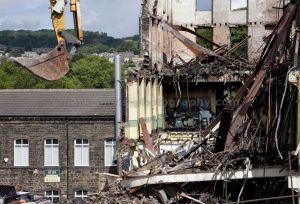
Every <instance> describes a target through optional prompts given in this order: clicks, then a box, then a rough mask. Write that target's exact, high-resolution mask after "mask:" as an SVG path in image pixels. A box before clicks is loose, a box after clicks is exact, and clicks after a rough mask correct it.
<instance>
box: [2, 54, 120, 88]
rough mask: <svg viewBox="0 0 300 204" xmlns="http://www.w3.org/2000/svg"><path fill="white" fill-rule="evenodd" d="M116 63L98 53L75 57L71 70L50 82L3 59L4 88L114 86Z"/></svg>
mask: <svg viewBox="0 0 300 204" xmlns="http://www.w3.org/2000/svg"><path fill="white" fill-rule="evenodd" d="M113 87H114V65H113V63H111V62H109V61H108V60H107V59H105V58H103V57H99V56H95V55H88V56H82V55H81V56H75V57H74V58H73V60H72V62H71V64H70V71H69V73H68V74H67V75H66V76H64V77H63V78H61V79H60V80H58V81H54V82H49V81H45V80H43V79H40V78H38V77H36V76H34V75H33V74H32V73H30V72H29V71H27V70H26V69H24V68H22V67H20V66H19V65H17V64H15V63H13V62H11V61H8V60H7V59H5V58H3V59H0V89H58V88H62V89H87V88H113Z"/></svg>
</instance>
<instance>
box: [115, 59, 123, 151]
mask: <svg viewBox="0 0 300 204" xmlns="http://www.w3.org/2000/svg"><path fill="white" fill-rule="evenodd" d="M121 82H122V81H121V56H120V55H119V54H117V55H116V56H115V93H116V115H115V139H116V147H118V146H119V143H120V138H121V122H122V93H121V92H122V86H121Z"/></svg>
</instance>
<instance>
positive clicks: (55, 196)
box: [45, 190, 59, 203]
mask: <svg viewBox="0 0 300 204" xmlns="http://www.w3.org/2000/svg"><path fill="white" fill-rule="evenodd" d="M45 197H46V198H50V200H51V201H52V202H53V203H58V202H59V192H58V191H56V190H49V191H46V192H45Z"/></svg>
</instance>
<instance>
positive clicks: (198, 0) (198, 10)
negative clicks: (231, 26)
mask: <svg viewBox="0 0 300 204" xmlns="http://www.w3.org/2000/svg"><path fill="white" fill-rule="evenodd" d="M200 1H203V0H196V1H195V4H196V12H202V11H204V12H205V11H208V12H212V11H213V3H214V2H213V0H209V1H210V10H209V9H205V10H202V9H198V2H200Z"/></svg>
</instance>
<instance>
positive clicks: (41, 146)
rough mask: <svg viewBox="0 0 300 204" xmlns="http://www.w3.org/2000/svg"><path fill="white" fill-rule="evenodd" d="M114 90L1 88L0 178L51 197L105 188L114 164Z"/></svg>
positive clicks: (80, 195) (74, 196)
mask: <svg viewBox="0 0 300 204" xmlns="http://www.w3.org/2000/svg"><path fill="white" fill-rule="evenodd" d="M114 100H115V96H114V90H113V89H104V90H94V89H92V90H0V138H1V139H0V149H1V151H0V159H1V165H0V183H1V184H2V185H5V184H9V185H14V186H15V187H16V189H17V190H32V191H33V193H34V194H38V195H46V196H49V197H50V198H51V199H52V200H53V201H58V200H60V201H62V202H63V200H64V199H67V198H68V199H82V198H84V197H85V196H86V194H87V193H88V192H91V193H92V192H98V191H99V188H101V185H100V184H101V179H100V178H99V173H101V172H111V173H115V172H116V166H115V164H114V162H113V161H114V151H115V140H114V114H115V105H114Z"/></svg>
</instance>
